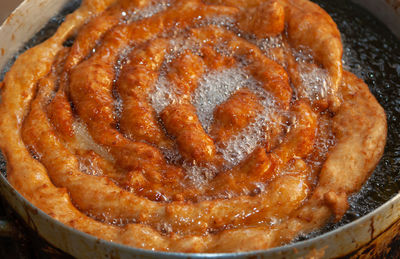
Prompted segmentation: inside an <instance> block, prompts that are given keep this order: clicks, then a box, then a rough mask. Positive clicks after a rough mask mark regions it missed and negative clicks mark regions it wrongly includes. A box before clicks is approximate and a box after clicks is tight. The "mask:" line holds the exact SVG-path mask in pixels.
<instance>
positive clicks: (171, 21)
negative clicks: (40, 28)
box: [0, 0, 386, 252]
mask: <svg viewBox="0 0 400 259" xmlns="http://www.w3.org/2000/svg"><path fill="white" fill-rule="evenodd" d="M249 13H250V14H251V15H250V16H249V15H248V14H249ZM71 37H73V38H74V43H73V45H72V46H71V47H63V42H64V41H65V40H67V39H70V38H71ZM272 39H274V40H277V41H280V44H278V45H276V46H270V47H269V48H266V46H265V44H264V43H265V42H268V41H270V40H272ZM304 53H307V55H306V56H304V55H303V56H302V54H304ZM341 53H342V46H341V43H340V35H339V32H338V31H337V28H336V25H335V24H334V23H333V21H332V20H331V18H330V17H329V16H328V15H327V14H326V13H325V12H324V11H323V10H322V9H320V8H319V7H318V6H317V5H315V4H312V3H310V2H308V1H306V0H298V1H295V0H266V1H262V0H252V1H244V0H225V1H224V0H207V1H200V0H189V1H188V0H186V1H184V0H175V1H150V0H138V1H127V0H120V1H105V0H103V1H101V0H96V1H95V0H86V1H83V4H82V6H81V7H80V8H79V9H78V10H77V11H75V12H74V13H73V14H71V15H70V16H69V17H68V18H67V19H66V21H65V22H64V23H63V24H62V25H61V27H60V28H59V29H58V31H57V33H56V34H55V35H54V36H53V37H52V38H50V39H49V40H47V41H45V42H44V43H42V44H41V45H39V46H37V47H35V48H33V49H30V50H28V51H27V52H26V53H25V54H23V55H21V57H20V58H19V59H18V60H17V61H16V63H15V65H14V66H13V67H12V68H11V70H10V71H9V72H8V73H7V75H6V77H5V80H4V87H3V89H2V100H3V102H2V103H1V104H0V117H1V120H0V140H1V141H0V146H1V149H2V151H3V152H4V154H5V156H6V158H7V162H8V163H7V165H8V169H7V170H8V180H9V181H10V183H11V184H12V185H13V186H14V187H15V188H16V189H17V190H18V191H19V192H21V193H22V194H23V195H24V196H25V197H27V198H28V199H29V200H30V201H31V202H32V203H33V204H35V205H36V206H38V207H39V208H41V209H42V210H44V211H45V212H46V213H48V214H49V215H51V216H53V217H54V218H56V219H57V220H60V221H61V222H63V223H65V224H67V225H69V226H72V227H74V228H76V229H79V230H81V231H84V232H86V233H89V234H92V235H95V236H97V237H100V238H103V239H106V240H112V241H114V242H119V243H123V244H127V245H130V246H134V247H140V248H145V249H156V250H163V251H182V252H234V251H248V250H256V249H266V248H270V247H274V246H278V245H281V244H283V243H286V242H290V241H291V240H292V239H293V238H295V237H296V236H297V235H298V234H300V233H307V232H309V231H312V230H314V229H315V228H318V227H320V226H322V225H323V224H325V223H326V222H327V221H328V220H329V218H330V217H331V216H332V215H333V216H334V217H335V218H336V219H340V218H341V217H342V216H343V214H344V212H345V211H346V209H347V196H348V195H349V194H351V193H353V192H355V191H357V190H358V189H359V188H360V187H361V185H362V183H363V182H364V181H365V180H366V179H367V177H368V175H369V173H370V172H371V171H372V170H373V168H374V166H375V164H376V163H377V162H378V160H379V158H380V156H381V154H382V151H383V147H384V143H385V138H386V133H385V132H386V120H385V114H384V111H383V110H382V108H381V107H380V106H379V104H378V103H377V102H376V100H375V99H374V97H373V96H372V95H371V93H370V92H369V90H368V87H367V86H366V85H365V84H364V83H363V82H362V81H361V80H360V79H357V78H356V77H355V76H354V75H352V74H350V73H349V72H344V73H342V65H341V55H342V54H341ZM312 75H316V76H318V78H323V79H324V80H323V82H320V81H315V82H314V81H310V77H311V76H312ZM307 80H309V81H307ZM310 82H311V83H310ZM26 182H29V184H26Z"/></svg>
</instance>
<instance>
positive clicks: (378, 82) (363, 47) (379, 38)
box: [0, 0, 400, 239]
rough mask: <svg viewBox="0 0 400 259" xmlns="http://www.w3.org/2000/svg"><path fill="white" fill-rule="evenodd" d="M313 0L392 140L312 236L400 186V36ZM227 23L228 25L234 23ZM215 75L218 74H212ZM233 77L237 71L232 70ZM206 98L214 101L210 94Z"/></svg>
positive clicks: (44, 34) (361, 13) (2, 166)
mask: <svg viewBox="0 0 400 259" xmlns="http://www.w3.org/2000/svg"><path fill="white" fill-rule="evenodd" d="M168 2H169V1H163V4H161V5H157V6H156V8H155V9H152V10H150V9H149V10H148V12H149V13H152V12H158V11H161V10H162V9H163V8H165V7H166V6H167V5H168ZM314 2H316V3H317V4H319V5H321V7H322V8H324V9H325V10H326V11H327V12H328V13H329V14H330V15H331V16H332V18H333V19H334V20H335V22H336V23H337V25H338V27H339V30H340V31H341V33H342V40H343V46H344V57H343V61H344V66H345V69H347V70H349V71H351V72H353V73H355V74H356V75H357V76H359V77H360V78H362V79H363V80H364V81H365V82H366V83H367V84H368V85H369V87H370V90H371V91H372V93H373V94H374V95H375V96H376V98H377V99H378V101H379V102H380V104H381V105H382V106H383V107H384V109H385V111H386V113H387V117H388V141H387V146H386V149H385V153H384V155H383V157H382V159H381V162H380V163H379V164H378V166H377V167H376V169H375V171H374V172H373V174H372V176H371V177H370V179H369V180H368V182H367V183H366V184H365V185H364V186H363V188H362V189H361V191H360V192H359V193H357V194H355V195H353V196H352V197H350V199H349V202H350V209H349V210H348V211H347V213H346V214H345V216H344V217H343V219H342V220H341V221H340V222H338V223H335V224H329V225H327V226H326V227H324V228H323V229H321V230H319V231H317V232H314V233H312V234H311V235H307V236H305V237H301V238H299V239H305V238H310V237H313V236H315V235H318V234H321V233H324V232H327V231H329V230H331V229H334V228H336V227H338V226H341V225H344V224H346V223H349V222H351V221H353V220H355V219H357V218H359V217H361V216H363V215H365V214H367V213H369V212H370V211H372V210H374V209H375V208H377V207H378V206H380V205H382V204H383V203H384V202H386V201H387V200H389V199H390V198H391V197H393V196H394V195H396V194H397V193H398V192H399V190H400V175H399V174H398V172H399V171H400V129H399V127H398V126H397V124H398V123H399V121H400V108H399V107H400V56H399V55H396V54H394V53H400V41H399V40H398V39H397V38H396V37H395V36H394V35H393V34H391V33H390V31H389V30H388V29H387V28H385V26H384V25H383V24H381V23H380V22H379V21H377V20H376V18H374V17H373V16H372V15H371V14H369V13H368V12H366V11H365V10H363V9H362V8H360V7H359V6H357V5H355V4H353V3H351V2H350V1H346V0H337V1H329V0H315V1H314ZM79 4H80V1H79V0H73V1H69V3H68V4H67V6H66V7H65V8H64V9H63V10H62V11H61V12H60V14H58V15H56V16H55V17H53V18H52V19H51V20H50V21H49V23H48V24H47V25H46V26H45V27H44V28H43V29H42V30H41V31H39V32H38V33H37V34H36V35H35V36H34V37H33V38H32V39H30V40H29V41H28V42H27V43H26V44H25V45H24V47H23V48H21V49H20V51H18V53H16V55H15V56H14V57H13V58H12V59H11V60H10V61H9V62H8V64H7V65H6V66H5V68H4V69H3V70H2V71H1V74H0V80H2V79H3V78H4V75H5V73H6V72H7V71H8V70H9V68H10V67H11V65H12V64H13V63H14V61H15V59H16V58H17V57H18V56H19V55H20V54H21V53H23V52H24V51H26V50H27V49H29V48H31V47H33V46H35V45H37V44H39V43H41V42H43V41H44V40H46V39H47V38H49V37H50V36H51V35H52V34H54V32H55V30H56V29H57V27H58V26H59V25H60V24H61V23H62V22H63V20H64V18H65V16H66V15H67V14H68V13H71V12H72V11H74V10H75V9H76V8H77V7H78V6H79ZM146 15H148V14H146ZM132 17H133V18H132V19H136V18H137V16H135V15H132ZM223 22H225V23H228V24H229V22H226V21H223ZM210 23H211V24H214V23H217V24H219V23H222V22H220V21H211V22H210ZM72 43H73V39H69V40H67V41H66V42H65V45H66V46H70V45H71V44H72ZM281 44H282V43H281V39H279V38H274V39H266V40H265V41H264V42H260V44H257V45H259V46H260V48H261V49H262V50H263V46H265V50H268V49H269V48H270V47H271V46H275V47H280V45H281ZM267 54H268V53H267ZM229 72H232V71H225V72H222V73H229ZM314 72H315V71H311V72H310V73H314ZM237 75H239V76H240V74H237V73H236V74H235V75H234V76H237ZM213 76H214V77H215V78H212V77H213ZM224 76H226V75H213V74H207V75H206V76H205V77H204V78H203V84H207V80H211V81H212V80H217V79H218V78H221V77H224ZM229 76H232V74H231V75H229ZM307 79H308V78H307V77H305V78H304V80H307ZM235 80H236V79H235ZM240 80H242V81H240ZM240 80H239V81H240V82H244V81H246V80H247V79H246V80H244V79H240ZM249 80H251V79H249ZM312 83H313V84H314V83H315V85H320V84H321V82H312ZM248 85H249V82H246V86H248ZM250 85H251V83H250ZM160 86H162V84H160ZM201 89H202V88H201V87H199V91H201ZM203 90H204V89H203ZM204 95H205V96H207V93H204ZM219 97H221V96H219ZM195 99H196V97H195ZM206 99H207V100H209V98H206ZM218 101H219V102H222V101H221V100H216V101H215V105H217V102H218ZM199 103H202V102H199ZM159 104H160V105H161V106H160V108H159V109H162V105H163V103H159ZM195 105H196V104H195ZM196 108H197V109H198V110H201V109H204V111H203V113H202V114H203V115H201V116H200V121H201V122H202V123H203V126H204V127H205V129H206V130H207V128H208V126H207V123H208V122H207V120H206V119H204V118H207V117H208V115H207V114H210V113H211V112H210V111H208V110H207V109H209V107H201V104H198V105H197V107H196ZM257 121H258V120H257ZM227 160H229V159H227ZM192 169H193V172H192V177H193V178H195V177H197V176H198V175H199V174H198V173H197V171H196V170H198V171H202V169H201V168H192ZM0 170H1V172H2V173H3V174H4V175H6V162H5V160H4V157H3V156H0ZM201 174H204V173H201Z"/></svg>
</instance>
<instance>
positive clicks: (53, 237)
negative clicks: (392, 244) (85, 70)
mask: <svg viewBox="0 0 400 259" xmlns="http://www.w3.org/2000/svg"><path fill="white" fill-rule="evenodd" d="M72 2H74V1H72ZM75 2H77V1H75ZM354 2H356V3H357V4H359V5H360V6H362V7H364V8H366V9H368V10H369V11H370V12H371V13H373V14H374V15H375V16H376V17H378V18H379V19H380V20H381V21H382V22H384V23H385V24H386V26H387V27H388V28H390V29H391V30H392V32H393V34H394V35H396V36H397V37H398V38H400V7H399V5H400V4H399V1H390V0H386V1H384V0H354ZM68 3H69V5H71V1H69V0H58V1H52V0H35V1H32V0H31V1H28V0H26V1H24V2H23V3H22V4H21V5H20V6H19V7H18V8H17V9H16V10H15V11H14V12H13V14H12V15H11V16H10V17H9V18H8V19H7V20H6V21H5V23H4V24H3V25H2V26H1V27H0V39H2V40H1V41H0V68H4V67H6V66H7V64H8V63H9V60H10V59H12V57H13V56H14V55H15V53H17V52H18V50H20V48H21V47H23V46H24V43H25V42H26V41H27V40H29V39H30V38H32V37H33V36H34V35H35V34H36V33H37V32H38V31H39V30H40V28H42V27H43V26H44V25H45V24H46V23H47V22H48V21H49V19H50V18H52V17H54V16H55V15H56V14H58V13H59V12H60V11H61V10H62V9H63V8H65V5H66V4H68ZM396 8H397V9H396ZM43 10H46V11H45V12H43ZM64 10H65V9H64ZM32 21H34V22H32ZM399 68H400V66H399ZM0 160H1V159H0ZM3 161H4V160H3ZM2 166H3V167H4V163H3V164H2ZM0 167H1V166H0ZM2 171H5V169H4V168H2ZM0 194H1V195H2V197H4V199H5V200H6V201H7V202H8V203H9V204H10V206H11V207H12V208H13V209H14V210H15V211H16V212H17V213H18V214H19V215H20V216H21V218H22V219H23V220H24V221H25V222H26V223H27V224H28V225H29V226H30V227H31V228H33V229H34V230H35V231H36V232H37V233H38V234H39V235H40V236H42V237H43V238H44V239H45V240H47V241H48V242H49V243H51V244H52V245H54V246H55V247H57V248H60V249H61V250H63V251H65V252H67V253H69V254H71V255H72V256H75V257H77V258H159V257H161V256H163V257H165V258H188V257H189V258H200V257H201V258H204V257H207V258H211V257H212V258H214V257H215V258H228V257H229V258H232V257H234V258H254V257H259V258H298V257H304V258H308V257H316V258H332V257H340V256H344V255H347V254H350V253H352V252H354V251H357V250H359V249H360V248H362V247H363V246H365V245H366V244H369V243H371V242H373V240H374V239H377V240H378V241H379V240H381V239H382V238H386V239H391V238H393V237H394V236H395V235H397V231H398V229H400V194H397V195H394V196H393V197H392V198H391V199H389V200H388V201H386V202H385V203H384V204H383V205H381V206H380V207H378V208H376V209H375V210H373V211H371V212H369V213H368V214H366V215H364V216H363V217H360V218H358V219H356V220H354V221H352V222H350V223H348V224H345V225H343V226H340V227H337V228H336V229H334V230H332V231H330V232H327V233H324V234H321V235H317V236H316V237H313V238H309V239H306V240H303V241H298V242H296V243H293V244H289V245H286V246H283V247H277V248H272V249H269V250H261V251H254V252H245V253H243V252H242V253H230V254H185V253H165V252H156V251H148V250H142V249H137V248H133V247H128V246H124V245H120V244H116V243H112V242H108V241H104V240H101V239H98V238H96V237H94V236H90V235H88V234H85V233H82V232H80V231H77V230H75V229H73V228H70V227H68V226H65V225H63V224H62V223H60V222H58V221H56V220H54V219H53V218H51V217H50V216H48V215H46V214H45V213H43V212H42V211H41V210H40V209H38V208H36V207H35V206H33V205H32V204H31V203H30V202H29V201H28V200H26V199H25V198H24V197H23V196H22V195H20V194H19V193H18V192H17V191H16V190H15V189H14V188H13V187H12V186H11V185H10V184H9V183H8V181H7V179H6V177H5V175H3V174H0ZM379 242H381V241H379Z"/></svg>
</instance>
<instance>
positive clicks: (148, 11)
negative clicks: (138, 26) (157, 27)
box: [122, 0, 171, 23]
mask: <svg viewBox="0 0 400 259" xmlns="http://www.w3.org/2000/svg"><path fill="white" fill-rule="evenodd" d="M170 6H171V1H170V0H161V1H152V3H150V5H148V6H146V7H144V8H141V9H136V10H135V11H133V12H130V13H125V12H124V13H123V14H122V15H123V16H124V17H125V20H126V21H127V22H128V23H131V22H136V21H140V20H143V19H146V18H149V17H152V16H153V15H155V14H157V13H160V12H162V11H165V10H167V8H168V7H170Z"/></svg>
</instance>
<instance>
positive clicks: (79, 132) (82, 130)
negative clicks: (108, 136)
mask: <svg viewBox="0 0 400 259" xmlns="http://www.w3.org/2000/svg"><path fill="white" fill-rule="evenodd" d="M73 129H74V133H75V137H76V140H77V141H76V142H77V145H79V146H78V149H81V150H93V151H94V152H95V153H97V154H98V155H100V156H101V157H103V158H105V159H106V160H108V161H114V158H113V157H112V156H111V154H110V153H109V152H108V151H107V149H105V148H104V147H102V146H100V145H99V144H97V143H96V142H95V141H94V140H93V138H92V136H91V135H90V133H89V131H88V130H87V127H86V125H85V124H84V123H82V122H80V121H78V120H75V121H74V124H73Z"/></svg>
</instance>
